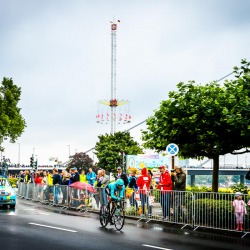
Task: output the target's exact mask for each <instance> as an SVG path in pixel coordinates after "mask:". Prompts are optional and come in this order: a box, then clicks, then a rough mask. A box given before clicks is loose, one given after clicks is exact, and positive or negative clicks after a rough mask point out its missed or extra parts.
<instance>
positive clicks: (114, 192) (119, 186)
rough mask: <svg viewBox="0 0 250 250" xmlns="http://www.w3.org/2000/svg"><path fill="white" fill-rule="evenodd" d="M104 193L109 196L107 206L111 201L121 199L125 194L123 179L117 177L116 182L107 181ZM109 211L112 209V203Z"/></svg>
mask: <svg viewBox="0 0 250 250" xmlns="http://www.w3.org/2000/svg"><path fill="white" fill-rule="evenodd" d="M106 193H107V195H108V196H109V197H110V199H109V204H108V205H109V206H110V203H111V202H112V201H118V202H119V201H121V199H123V198H124V194H125V185H124V181H123V180H122V179H117V181H116V182H111V183H109V184H108V186H107V187H106ZM118 196H119V197H118ZM110 211H113V205H112V207H111V210H110ZM110 223H112V222H110Z"/></svg>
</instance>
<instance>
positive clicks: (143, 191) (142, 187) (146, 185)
mask: <svg viewBox="0 0 250 250" xmlns="http://www.w3.org/2000/svg"><path fill="white" fill-rule="evenodd" d="M150 182H151V177H150V176H149V175H148V170H147V169H146V168H143V169H142V171H141V175H140V176H139V177H138V179H137V182H136V184H137V186H138V190H139V193H140V198H141V206H142V215H145V204H146V205H147V209H148V216H151V214H150V211H151V209H150V205H149V201H148V197H149V191H150Z"/></svg>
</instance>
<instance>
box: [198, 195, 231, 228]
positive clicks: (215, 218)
mask: <svg viewBox="0 0 250 250" xmlns="http://www.w3.org/2000/svg"><path fill="white" fill-rule="evenodd" d="M194 211H195V222H196V224H197V225H201V226H205V227H212V228H232V227H234V222H235V218H234V214H233V209H232V201H231V200H228V199H224V200H223V199H222V200H216V199H210V198H202V199H196V200H195V201H194Z"/></svg>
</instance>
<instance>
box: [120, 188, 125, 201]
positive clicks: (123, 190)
mask: <svg viewBox="0 0 250 250" xmlns="http://www.w3.org/2000/svg"><path fill="white" fill-rule="evenodd" d="M124 192H125V186H124V185H123V186H122V189H121V190H120V198H121V199H123V198H124Z"/></svg>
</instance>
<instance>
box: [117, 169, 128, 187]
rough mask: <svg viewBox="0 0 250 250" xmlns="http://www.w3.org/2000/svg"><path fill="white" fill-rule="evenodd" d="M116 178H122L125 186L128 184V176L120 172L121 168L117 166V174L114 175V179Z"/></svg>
mask: <svg viewBox="0 0 250 250" xmlns="http://www.w3.org/2000/svg"><path fill="white" fill-rule="evenodd" d="M117 179H122V180H123V181H124V185H125V188H126V187H127V185H128V177H127V175H126V174H125V173H122V168H121V167H118V168H117V174H116V175H115V180H117Z"/></svg>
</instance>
